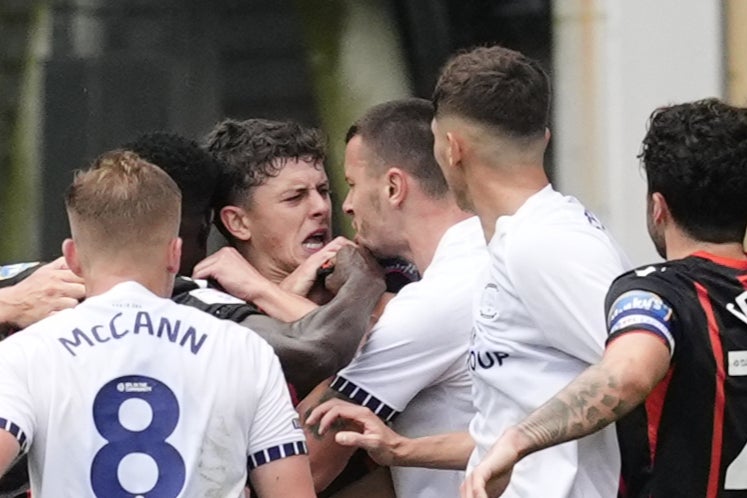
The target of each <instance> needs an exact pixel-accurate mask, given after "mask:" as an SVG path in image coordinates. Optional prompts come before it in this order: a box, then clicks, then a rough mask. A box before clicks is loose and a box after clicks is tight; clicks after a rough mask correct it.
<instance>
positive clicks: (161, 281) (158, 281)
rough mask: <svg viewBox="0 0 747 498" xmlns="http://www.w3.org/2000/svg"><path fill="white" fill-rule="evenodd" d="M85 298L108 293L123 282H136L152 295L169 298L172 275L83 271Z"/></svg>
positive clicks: (116, 269) (127, 270)
mask: <svg viewBox="0 0 747 498" xmlns="http://www.w3.org/2000/svg"><path fill="white" fill-rule="evenodd" d="M83 279H84V280H85V282H86V297H93V296H97V295H99V294H103V293H105V292H107V291H109V290H110V289H111V288H112V287H114V286H116V285H118V284H121V283H123V282H137V283H138V284H140V285H142V286H143V287H145V288H146V289H148V290H149V291H151V292H152V293H154V294H156V295H157V296H161V297H170V296H171V292H172V290H173V287H174V275H173V274H170V273H169V272H167V271H166V270H164V271H163V272H155V271H139V270H138V269H137V268H133V267H131V268H121V267H117V266H115V265H111V266H109V267H105V266H103V265H102V267H98V268H97V267H95V266H94V267H91V268H88V269H86V270H84V273H83Z"/></svg>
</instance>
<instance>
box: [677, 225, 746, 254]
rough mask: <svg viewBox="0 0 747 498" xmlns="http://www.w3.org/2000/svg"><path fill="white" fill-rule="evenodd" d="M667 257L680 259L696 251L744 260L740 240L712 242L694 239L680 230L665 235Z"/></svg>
mask: <svg viewBox="0 0 747 498" xmlns="http://www.w3.org/2000/svg"><path fill="white" fill-rule="evenodd" d="M666 247H667V259H668V260H673V259H682V258H686V257H687V256H690V255H692V254H695V253H697V252H705V253H708V254H711V255H713V256H717V257H719V258H725V259H733V260H745V259H747V256H745V253H744V246H743V245H742V243H741V242H729V243H713V242H704V241H701V240H694V239H692V238H690V237H688V236H687V235H685V234H683V233H682V232H680V231H673V232H672V233H668V234H667V235H666Z"/></svg>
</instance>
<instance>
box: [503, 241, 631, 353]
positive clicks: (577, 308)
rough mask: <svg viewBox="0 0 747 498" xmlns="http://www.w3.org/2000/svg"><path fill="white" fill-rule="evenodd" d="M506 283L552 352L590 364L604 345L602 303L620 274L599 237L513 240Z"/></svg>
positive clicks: (618, 263) (615, 259) (617, 258)
mask: <svg viewBox="0 0 747 498" xmlns="http://www.w3.org/2000/svg"><path fill="white" fill-rule="evenodd" d="M506 260H507V262H508V263H507V264H508V268H509V274H510V278H511V281H512V283H513V285H514V287H515V288H516V290H517V292H518V293H519V295H520V297H521V300H522V302H523V303H524V304H525V306H526V307H527V310H528V311H529V314H530V316H531V317H532V318H533V319H534V321H535V322H536V324H537V326H538V328H539V329H540V330H542V331H544V333H545V335H546V338H547V341H548V343H549V344H550V345H552V346H553V347H554V348H556V349H558V350H560V351H563V352H565V353H566V354H568V355H570V356H573V357H576V358H579V359H581V360H583V361H585V362H586V363H590V364H591V363H595V362H597V361H598V360H599V359H600V358H601V357H602V352H603V350H604V343H605V339H606V327H605V320H604V298H605V295H606V293H607V290H608V288H609V286H610V284H611V283H612V281H613V280H614V279H615V277H617V276H618V275H620V274H621V273H623V272H624V271H625V268H623V266H622V265H623V263H622V261H621V257H620V255H619V254H618V253H617V251H616V250H615V249H614V248H613V246H612V245H611V243H610V242H609V241H608V240H605V237H604V236H603V234H594V233H589V232H587V231H583V230H580V229H574V228H569V229H568V230H566V231H561V230H558V229H549V230H545V231H543V232H542V233H536V232H532V233H530V234H528V236H522V237H516V240H514V241H513V242H512V244H511V245H510V247H509V253H508V254H507V256H506Z"/></svg>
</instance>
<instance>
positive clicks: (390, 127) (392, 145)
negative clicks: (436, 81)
mask: <svg viewBox="0 0 747 498" xmlns="http://www.w3.org/2000/svg"><path fill="white" fill-rule="evenodd" d="M432 120H433V105H432V104H431V103H430V102H429V101H427V100H425V99H418V98H408V99H400V100H392V101H389V102H385V103H383V104H379V105H376V106H374V107H372V108H370V109H369V110H368V111H366V113H365V114H364V115H363V116H362V117H361V118H360V119H358V121H356V122H355V123H354V124H353V125H352V126H351V127H350V129H349V130H348V132H347V135H346V136H345V143H347V142H349V141H350V140H351V139H352V138H353V137H354V136H356V135H360V137H361V138H362V139H363V141H364V142H365V144H366V146H367V147H368V148H369V149H370V150H371V151H372V152H373V154H374V155H375V156H376V158H377V159H378V160H379V161H378V163H379V165H380V166H384V165H390V164H396V165H397V166H399V167H401V168H402V169H403V170H405V171H407V172H408V173H409V174H411V175H412V176H413V177H415V178H416V179H417V180H418V182H419V183H420V185H421V187H422V188H423V191H424V192H425V193H426V194H428V195H429V196H431V197H433V198H442V197H444V196H445V195H446V192H448V190H449V188H448V186H447V184H446V180H445V179H444V175H443V173H442V172H441V168H439V167H438V163H437V162H436V159H435V157H434V156H433V133H432V132H431V121H432Z"/></svg>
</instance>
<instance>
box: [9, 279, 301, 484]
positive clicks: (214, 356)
mask: <svg viewBox="0 0 747 498" xmlns="http://www.w3.org/2000/svg"><path fill="white" fill-rule="evenodd" d="M0 419H2V420H4V425H5V429H6V430H9V431H10V432H11V433H12V434H14V435H15V436H16V438H17V439H18V441H19V442H20V443H21V446H22V449H23V450H24V451H25V450H28V453H29V471H30V478H31V490H32V494H33V496H34V498H43V497H45V496H54V497H57V496H75V497H93V496H97V497H105V498H112V497H118V496H128V497H133V496H145V495H146V494H147V495H148V496H159V497H164V498H166V497H194V496H221V497H239V496H243V494H242V493H243V488H244V486H245V482H246V477H247V465H249V467H250V468H254V467H257V466H259V465H262V464H264V463H267V462H270V461H273V460H277V459H279V458H284V457H287V456H291V455H297V454H304V453H305V452H306V447H305V440H304V435H303V431H302V430H301V429H300V428H299V424H298V420H297V418H296V412H295V411H294V410H293V407H292V406H291V401H290V397H289V394H288V390H287V387H286V384H285V380H284V378H283V375H282V372H281V370H280V365H279V362H278V360H277V357H276V356H275V354H274V352H273V350H272V348H271V347H270V346H269V345H268V344H267V343H266V342H265V341H264V340H262V339H261V338H260V337H259V336H257V335H256V334H254V333H253V332H251V331H249V330H248V329H246V328H244V327H241V326H239V325H236V324H234V323H232V322H229V321H223V320H219V319H217V318H214V317H212V316H210V315H208V314H206V313H203V312H201V311H199V310H196V309H193V308H190V307H187V306H182V305H178V304H175V303H173V302H171V301H170V300H168V299H162V298H160V297H158V296H156V295H154V294H152V293H151V292H150V291H148V290H147V289H145V288H144V287H142V286H141V285H139V284H137V283H134V282H126V283H121V284H118V285H116V286H115V287H114V288H112V289H111V290H110V291H108V292H106V293H104V294H101V295H99V296H94V297H91V298H89V299H86V300H85V301H84V302H83V303H82V304H80V305H78V306H76V307H75V308H73V309H70V310H66V311H62V312H60V313H57V314H55V315H52V316H51V317H50V318H47V319H45V320H43V321H41V322H39V323H37V324H35V325H33V326H31V327H29V328H27V329H26V330H24V331H23V332H21V333H19V334H16V335H14V336H11V337H10V338H9V339H7V340H5V341H3V342H2V343H0Z"/></svg>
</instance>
